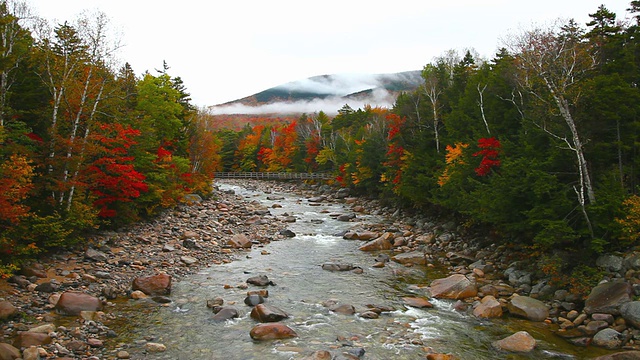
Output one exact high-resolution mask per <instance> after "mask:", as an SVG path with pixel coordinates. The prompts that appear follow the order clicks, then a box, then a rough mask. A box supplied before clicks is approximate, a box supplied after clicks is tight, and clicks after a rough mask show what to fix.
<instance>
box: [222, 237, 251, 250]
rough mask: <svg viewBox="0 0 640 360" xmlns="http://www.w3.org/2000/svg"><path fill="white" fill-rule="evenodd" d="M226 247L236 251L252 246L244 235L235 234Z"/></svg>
mask: <svg viewBox="0 0 640 360" xmlns="http://www.w3.org/2000/svg"><path fill="white" fill-rule="evenodd" d="M227 245H229V246H231V247H233V248H236V249H240V248H244V249H246V248H250V247H251V245H253V243H252V242H251V240H249V238H248V237H247V236H246V235H244V234H236V235H233V236H232V237H231V239H229V240H228V241H227Z"/></svg>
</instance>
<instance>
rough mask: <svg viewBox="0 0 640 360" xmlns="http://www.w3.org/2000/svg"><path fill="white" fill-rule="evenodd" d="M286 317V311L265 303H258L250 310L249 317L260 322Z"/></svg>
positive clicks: (274, 320) (275, 320)
mask: <svg viewBox="0 0 640 360" xmlns="http://www.w3.org/2000/svg"><path fill="white" fill-rule="evenodd" d="M288 317H289V314H287V313H286V312H284V311H282V310H280V309H278V308H277V307H275V306H271V305H267V304H258V305H256V306H255V307H254V308H253V310H251V318H252V319H254V320H256V321H259V322H262V323H267V322H278V321H280V320H283V319H286V318H288Z"/></svg>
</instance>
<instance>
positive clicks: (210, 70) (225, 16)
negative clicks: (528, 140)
mask: <svg viewBox="0 0 640 360" xmlns="http://www.w3.org/2000/svg"><path fill="white" fill-rule="evenodd" d="M26 2H27V3H28V4H29V5H30V7H31V8H32V9H33V10H34V11H35V12H36V13H37V14H38V15H39V16H41V17H44V18H46V19H49V20H51V21H52V22H54V23H61V22H64V21H65V20H67V21H69V22H70V23H73V22H74V20H75V19H76V18H77V15H78V14H79V13H80V12H81V11H82V10H88V11H95V10H100V11H102V12H104V13H106V14H107V16H108V18H109V19H110V20H111V24H112V26H113V27H114V28H115V29H116V30H117V31H119V32H120V33H121V34H122V42H123V44H124V47H122V48H121V50H120V52H119V54H118V57H119V58H120V60H121V61H122V63H124V62H125V61H127V62H129V63H130V64H131V65H132V66H133V69H134V70H135V71H136V73H138V74H142V73H143V72H144V71H145V70H149V71H150V72H151V73H153V74H155V71H154V69H159V68H161V67H162V61H163V60H165V61H166V62H167V63H168V65H169V66H170V70H169V74H170V75H171V76H180V77H181V78H182V79H183V81H184V83H185V85H186V87H187V90H188V92H190V93H191V97H192V99H193V103H194V104H195V105H197V106H209V105H216V104H220V103H223V102H227V101H231V100H236V99H238V98H242V97H245V96H249V95H252V94H254V93H256V92H259V91H262V90H265V89H267V88H270V87H273V86H276V85H280V84H283V83H286V82H290V81H294V80H299V79H304V78H307V77H311V76H316V75H323V74H351V73H391V72H400V71H408V70H420V69H422V67H423V66H424V65H425V64H427V63H429V62H431V61H432V60H433V58H434V57H435V56H439V55H442V54H443V53H444V52H445V51H446V50H449V49H457V50H459V51H460V52H461V51H462V50H463V49H464V48H475V49H476V50H477V51H478V52H479V53H480V55H481V56H483V57H486V58H491V57H493V55H494V54H495V51H496V50H497V49H498V48H499V47H500V44H501V40H500V39H501V38H504V37H506V36H508V35H509V34H513V33H517V32H518V29H521V28H530V27H531V26H532V25H533V24H539V25H540V24H546V23H548V22H549V21H551V20H554V19H557V18H565V19H567V18H574V19H575V20H576V21H578V23H579V24H581V25H584V23H585V22H587V21H588V20H589V16H588V14H589V13H594V12H596V10H597V9H598V6H599V5H601V4H604V5H605V6H606V7H607V9H609V10H611V11H613V12H615V13H616V14H617V15H618V17H617V18H618V19H624V18H625V17H626V16H627V13H626V11H625V9H626V8H628V7H629V6H628V5H629V3H630V0H534V1H527V0H448V1H447V0H444V1H438V2H436V1H432V0H395V1H379V0H318V1H305V0H269V1H265V0H213V1H212V0H154V1H151V0H126V1H125V0H26Z"/></svg>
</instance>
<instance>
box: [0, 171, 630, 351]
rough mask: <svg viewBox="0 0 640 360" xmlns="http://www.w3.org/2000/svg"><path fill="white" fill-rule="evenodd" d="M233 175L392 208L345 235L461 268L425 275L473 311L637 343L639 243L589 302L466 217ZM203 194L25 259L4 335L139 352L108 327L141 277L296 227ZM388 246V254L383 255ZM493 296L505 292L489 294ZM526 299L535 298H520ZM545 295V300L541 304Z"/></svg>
mask: <svg viewBox="0 0 640 360" xmlns="http://www.w3.org/2000/svg"><path fill="white" fill-rule="evenodd" d="M225 181H227V182H233V183H237V184H239V185H242V186H245V187H247V186H248V187H256V188H258V189H259V190H261V191H263V192H267V193H271V192H288V193H298V194H300V195H302V196H304V197H306V198H307V199H308V200H309V201H317V202H343V203H346V204H347V205H348V206H350V209H351V210H352V211H351V212H350V213H347V214H342V215H344V217H345V218H344V220H345V221H348V220H349V219H352V218H354V217H358V216H359V214H364V213H369V214H376V215H379V216H381V217H384V218H387V219H388V221H387V222H385V223H384V224H381V223H378V224H366V225H361V227H359V228H353V229H352V230H351V231H349V232H347V233H346V234H344V236H345V238H349V239H353V240H355V241H361V242H362V244H363V245H362V251H372V267H377V268H382V267H385V266H389V261H393V263H394V264H401V266H404V267H408V268H409V267H412V266H418V265H420V266H422V265H426V266H436V264H438V266H440V265H439V264H444V265H445V266H447V269H448V270H449V274H450V275H452V276H451V277H449V278H451V279H449V278H447V279H448V280H447V281H444V279H443V281H441V282H440V283H439V284H435V285H434V284H433V283H431V284H419V285H415V286H414V289H413V290H414V291H415V293H416V294H417V295H419V296H420V297H423V298H425V299H429V298H431V297H435V298H452V299H457V300H458V303H457V304H456V308H458V309H459V311H461V312H473V313H474V315H476V311H477V314H478V315H477V316H479V317H486V318H490V317H503V316H521V317H525V318H528V319H529V320H531V321H542V322H546V323H547V324H548V326H549V327H555V328H557V330H558V333H564V334H566V335H567V336H566V337H567V339H568V341H569V342H572V343H575V344H576V346H587V345H589V346H591V344H592V342H593V341H594V339H598V338H597V337H596V336H597V334H598V333H600V332H602V331H603V330H605V329H610V330H608V331H606V332H605V333H606V334H608V338H607V339H609V340H608V341H609V342H606V343H603V344H608V345H607V346H608V347H612V348H622V347H626V348H627V349H634V348H635V341H636V340H637V339H636V338H635V337H636V336H637V335H638V332H637V330H635V328H634V327H633V323H632V322H631V321H629V322H627V320H626V318H625V316H624V315H623V314H622V313H621V307H622V305H623V304H627V303H628V304H633V303H635V302H632V301H631V300H632V297H633V290H634V286H633V285H634V284H635V283H637V278H635V277H634V276H635V275H636V273H637V271H636V270H640V269H635V270H634V267H635V263H634V262H633V261H631V259H632V258H631V257H630V256H631V255H628V256H627V257H621V256H618V257H616V256H608V257H603V260H602V261H601V264H604V266H607V271H608V275H607V276H608V277H609V278H610V279H616V278H617V279H619V280H624V279H625V278H626V280H625V281H618V282H613V281H612V282H610V284H619V283H624V284H626V285H623V286H614V287H611V288H607V289H605V293H606V294H611V293H612V291H618V293H617V294H618V296H617V297H616V299H615V301H616V302H617V303H612V302H611V299H608V300H605V301H604V303H600V304H596V303H595V300H594V301H592V302H591V303H590V307H588V308H587V310H586V311H585V310H584V307H583V303H582V302H581V301H580V299H579V298H576V297H572V295H570V294H568V292H566V291H565V290H563V289H554V288H553V287H552V286H550V285H549V284H548V281H547V280H545V279H544V278H538V277H536V275H535V274H534V273H533V272H531V271H527V270H526V269H523V268H519V267H518V262H517V261H516V260H518V254H516V253H514V252H512V251H511V250H510V249H508V248H507V247H506V246H498V245H497V244H495V243H493V242H492V241H491V239H489V238H487V237H484V236H482V235H475V236H472V235H469V234H468V233H466V232H464V231H460V230H464V229H463V228H460V227H459V226H457V225H456V224H454V223H445V224H440V223H437V222H436V221H430V220H428V219H424V218H422V217H420V216H419V215H412V216H409V215H407V214H404V213H403V212H401V211H397V210H394V209H387V208H384V207H382V206H381V205H380V204H379V203H378V202H377V201H374V200H365V199H357V198H351V197H349V196H348V193H347V192H345V191H335V189H331V188H329V187H310V186H306V185H301V184H294V183H276V182H255V181H242V180H234V181H231V180H225ZM193 200H194V201H193V203H192V204H189V205H183V206H180V207H179V208H177V209H175V210H172V211H168V212H166V213H165V214H163V215H162V216H160V217H158V218H157V219H155V220H153V221H151V222H148V223H144V224H139V225H137V226H135V227H132V228H129V229H123V230H121V231H118V232H111V233H105V234H102V235H100V236H96V237H94V238H92V239H91V247H90V248H89V249H83V251H78V252H69V253H63V254H56V255H55V256H54V257H53V258H52V259H51V261H47V262H44V261H43V262H41V263H40V264H34V265H33V266H31V267H29V268H27V269H25V274H24V275H23V276H18V277H15V278H14V279H13V282H12V283H8V284H7V283H5V284H3V285H2V286H0V299H2V300H3V302H2V303H0V304H4V305H0V318H7V319H9V320H3V321H2V322H0V324H2V325H1V326H2V331H3V334H4V338H5V342H13V344H14V345H17V346H16V347H17V348H25V349H27V350H26V351H25V352H23V353H22V354H21V356H23V358H25V359H30V358H33V359H36V358H37V357H34V356H35V354H40V356H41V357H42V358H50V359H60V358H63V359H64V358H67V359H81V358H82V359H114V358H128V357H130V356H131V355H130V354H129V352H128V351H127V349H128V348H129V346H131V344H112V341H110V340H109V339H110V338H112V337H115V336H116V335H117V333H118V330H119V329H118V328H117V326H119V325H121V324H122V323H123V319H121V318H117V316H116V315H114V314H115V313H117V311H113V310H114V309H116V308H117V307H118V306H120V304H121V302H122V300H124V299H129V298H132V297H143V296H147V295H145V294H144V291H135V290H134V289H133V287H132V282H133V281H134V279H136V278H140V277H146V276H152V275H155V274H160V273H162V274H166V275H168V276H169V277H170V279H171V280H172V281H174V282H175V281H178V280H180V279H181V278H184V277H185V276H187V275H189V274H193V273H195V272H197V271H198V270H200V269H202V268H204V267H207V266H216V265H217V264H223V263H228V262H231V261H234V259H237V258H238V257H241V256H244V255H245V254H246V252H247V250H246V249H247V248H248V247H249V246H254V247H255V246H261V244H267V243H269V242H271V241H277V240H282V239H284V238H286V236H287V234H286V233H285V232H282V231H283V230H286V229H287V226H288V224H289V221H292V219H290V218H287V217H284V216H283V217H278V218H273V217H270V216H268V214H269V209H267V208H265V207H264V206H262V205H260V204H259V203H258V202H257V201H252V200H251V199H245V198H242V197H239V196H237V195H235V194H232V193H227V192H221V191H216V192H215V194H214V196H213V198H211V199H209V200H201V201H200V200H198V199H193ZM281 232H282V233H281ZM365 246H366V248H365ZM381 253H383V254H385V255H388V257H385V256H382V257H380V256H378V255H379V254H381ZM618 263H620V266H619V267H618V265H617V264H618ZM638 265H640V262H639V263H638ZM623 270H624V274H621V272H622V271H623ZM629 270H631V273H629ZM454 280H455V283H453V282H452V281H454ZM443 283H444V284H452V285H447V286H445V287H444V288H447V289H451V288H453V289H456V288H457V287H459V286H463V288H464V289H467V288H468V289H471V290H470V292H466V291H444V292H439V291H440V290H438V289H442V288H443V286H441V285H442V284H443ZM461 284H462V285H461ZM165 285H166V284H165ZM238 285H240V284H230V286H238ZM436 285H438V286H436ZM143 290H144V289H143ZM67 292H81V293H83V294H87V295H89V296H91V297H93V298H95V299H98V301H99V306H97V308H96V309H93V310H94V311H86V312H83V313H80V314H79V315H75V316H62V315H59V314H56V312H64V309H61V308H60V306H58V307H57V308H56V304H57V303H59V301H58V300H59V299H60V296H61V295H62V294H64V293H67ZM147 292H149V291H147ZM434 292H435V294H434ZM624 294H627V297H626V298H625V296H624ZM151 296H152V297H154V299H155V300H156V301H157V302H158V303H162V302H166V301H171V299H170V298H168V297H167V296H164V295H162V294H155V295H153V294H151ZM491 298H493V299H494V300H495V302H492V301H490V300H491ZM516 298H518V299H517V300H515V301H514V299H516ZM525 299H532V301H528V300H527V302H526V304H525V305H518V304H519V303H522V302H523V301H522V300H525ZM536 299H541V300H543V301H540V304H539V303H537V302H535V301H538V300H536ZM533 300H535V301H533ZM487 304H493V306H492V307H491V306H489V305H487ZM532 304H533V305H532ZM481 305H482V306H481ZM627 307H632V306H630V305H627ZM12 308H13V309H12ZM543 308H544V310H542V309H543ZM632 308H633V307H632ZM477 309H481V310H482V311H481V310H477ZM486 309H489V310H486ZM498 309H499V310H500V311H499V312H498V311H497V310H498ZM532 309H534V310H535V311H533V310H532ZM536 309H537V310H536ZM631 310H633V309H631ZM631 310H630V313H631ZM540 311H542V314H543V315H540ZM545 311H546V312H545ZM625 312H626V310H625ZM506 314H508V315H506ZM532 314H533V315H532ZM627 317H629V315H627ZM125 320H126V319H125ZM590 324H591V325H590ZM27 330H29V331H27ZM612 331H615V332H616V333H613V332H612ZM28 333H32V334H28ZM18 334H20V336H18ZM24 334H27V335H24ZM33 334H40V335H33ZM617 334H620V335H617ZM154 340H155V339H153V338H149V339H147V341H146V343H145V344H137V345H139V346H142V347H145V348H146V347H148V349H147V350H148V351H150V352H153V351H162V344H158V343H155V342H154ZM618 340H619V341H618ZM17 341H19V342H17ZM597 341H600V340H597ZM611 344H613V345H615V346H611ZM4 350H6V349H4ZM9 350H11V349H9ZM0 351H3V346H0ZM443 356H444V355H443Z"/></svg>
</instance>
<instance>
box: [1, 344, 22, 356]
mask: <svg viewBox="0 0 640 360" xmlns="http://www.w3.org/2000/svg"><path fill="white" fill-rule="evenodd" d="M18 358H20V350H19V349H17V348H16V347H15V346H12V345H11V344H7V343H3V342H0V360H15V359H18Z"/></svg>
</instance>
